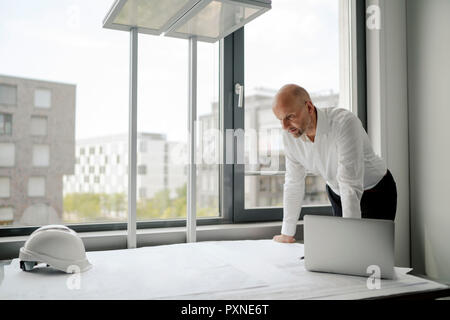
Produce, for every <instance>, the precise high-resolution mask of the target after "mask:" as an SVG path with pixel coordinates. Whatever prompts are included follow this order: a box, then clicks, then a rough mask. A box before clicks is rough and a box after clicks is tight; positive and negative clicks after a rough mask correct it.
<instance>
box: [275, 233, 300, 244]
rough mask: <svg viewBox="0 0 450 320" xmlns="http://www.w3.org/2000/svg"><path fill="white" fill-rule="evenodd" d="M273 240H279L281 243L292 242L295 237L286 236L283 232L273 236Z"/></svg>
mask: <svg viewBox="0 0 450 320" xmlns="http://www.w3.org/2000/svg"><path fill="white" fill-rule="evenodd" d="M273 240H275V241H276V242H281V243H294V242H295V238H294V237H293V236H287V235H284V234H280V235H277V236H274V237H273Z"/></svg>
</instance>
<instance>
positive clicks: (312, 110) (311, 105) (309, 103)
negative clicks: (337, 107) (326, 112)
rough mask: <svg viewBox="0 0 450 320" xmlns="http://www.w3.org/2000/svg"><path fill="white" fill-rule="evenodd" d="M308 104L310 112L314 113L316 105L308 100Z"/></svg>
mask: <svg viewBox="0 0 450 320" xmlns="http://www.w3.org/2000/svg"><path fill="white" fill-rule="evenodd" d="M306 105H307V106H308V113H310V114H312V113H313V112H314V105H313V104H312V102H311V101H306Z"/></svg>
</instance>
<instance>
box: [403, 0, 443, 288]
mask: <svg viewBox="0 0 450 320" xmlns="http://www.w3.org/2000/svg"><path fill="white" fill-rule="evenodd" d="M407 32H408V94H409V133H410V177H411V245H412V246H411V255H412V267H413V268H414V269H415V270H416V271H419V272H424V273H426V274H427V275H429V276H431V277H436V278H438V279H442V280H445V281H450V194H449V191H450V1H449V0H407Z"/></svg>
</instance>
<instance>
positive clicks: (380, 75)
mask: <svg viewBox="0 0 450 320" xmlns="http://www.w3.org/2000/svg"><path fill="white" fill-rule="evenodd" d="M371 5H375V6H376V7H377V8H379V13H380V15H379V16H380V18H381V23H380V29H368V28H367V27H366V45H367V131H368V134H369V137H370V139H371V141H372V144H373V146H374V150H375V152H376V153H378V154H379V155H381V157H382V158H383V159H384V160H385V161H386V163H387V167H388V168H389V170H390V171H391V172H392V175H393V176H394V179H395V181H396V184H397V194H398V196H397V214H396V218H395V263H396V266H409V265H410V233H409V231H410V230H409V229H410V225H409V221H410V220H409V218H410V214H409V168H408V162H409V161H408V107H407V106H408V101H407V98H408V96H407V59H406V57H407V54H406V6H405V0H395V1H393V0H367V1H366V8H367V7H369V6H371ZM367 17H368V18H369V15H367Z"/></svg>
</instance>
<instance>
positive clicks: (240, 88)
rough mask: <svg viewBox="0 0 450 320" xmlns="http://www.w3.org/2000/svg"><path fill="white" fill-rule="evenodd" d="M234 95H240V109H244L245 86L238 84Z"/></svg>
mask: <svg viewBox="0 0 450 320" xmlns="http://www.w3.org/2000/svg"><path fill="white" fill-rule="evenodd" d="M234 93H236V94H237V95H238V107H239V108H242V106H243V102H244V86H243V85H241V84H240V83H236V84H235V86H234Z"/></svg>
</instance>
